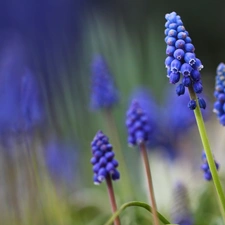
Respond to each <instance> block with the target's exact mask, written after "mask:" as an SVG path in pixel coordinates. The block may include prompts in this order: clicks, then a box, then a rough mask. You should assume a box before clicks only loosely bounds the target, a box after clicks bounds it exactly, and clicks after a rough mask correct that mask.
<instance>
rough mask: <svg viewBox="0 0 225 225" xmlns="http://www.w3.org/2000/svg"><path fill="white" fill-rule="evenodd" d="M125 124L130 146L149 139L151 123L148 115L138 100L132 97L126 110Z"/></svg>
mask: <svg viewBox="0 0 225 225" xmlns="http://www.w3.org/2000/svg"><path fill="white" fill-rule="evenodd" d="M126 126H127V133H128V140H127V141H128V144H129V145H130V146H134V145H139V144H141V143H147V142H148V141H149V136H150V131H151V129H152V128H151V125H150V120H149V116H148V114H147V113H146V111H145V109H144V108H143V106H142V105H141V104H140V103H139V101H138V100H136V99H134V100H133V101H132V103H131V105H130V107H129V109H128V111H127V118H126Z"/></svg>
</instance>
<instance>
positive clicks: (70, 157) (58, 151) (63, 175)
mask: <svg viewBox="0 0 225 225" xmlns="http://www.w3.org/2000/svg"><path fill="white" fill-rule="evenodd" d="M45 159H46V165H47V168H48V170H49V173H50V175H51V176H52V178H53V179H54V180H56V181H57V182H59V183H61V182H65V183H67V185H68V184H69V185H71V187H72V185H74V179H75V172H74V171H76V165H77V147H76V145H75V144H74V143H71V142H65V141H62V140H60V139H58V138H55V137H54V138H51V139H50V140H49V142H48V143H47V145H46V147H45Z"/></svg>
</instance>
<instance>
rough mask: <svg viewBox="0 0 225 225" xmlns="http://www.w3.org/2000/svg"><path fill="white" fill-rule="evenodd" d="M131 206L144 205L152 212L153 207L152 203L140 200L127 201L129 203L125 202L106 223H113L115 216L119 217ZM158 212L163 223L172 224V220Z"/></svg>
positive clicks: (106, 224) (143, 206)
mask: <svg viewBox="0 0 225 225" xmlns="http://www.w3.org/2000/svg"><path fill="white" fill-rule="evenodd" d="M131 206H138V207H142V208H144V209H146V210H147V211H149V212H151V213H152V207H151V206H150V205H148V204H147V203H144V202H138V201H132V202H127V203H125V204H123V205H122V206H121V207H120V208H119V209H118V210H117V211H116V213H114V214H113V215H112V217H111V218H110V219H109V220H108V221H107V222H106V223H105V224H104V225H110V224H112V223H113V221H114V220H115V218H116V217H118V216H119V215H120V214H121V213H122V212H123V210H125V209H126V208H128V207H131ZM157 213H158V215H157V216H158V218H159V220H160V221H161V222H162V223H163V224H170V222H169V221H168V220H167V219H166V218H165V217H164V216H163V215H162V214H160V213H159V212H157Z"/></svg>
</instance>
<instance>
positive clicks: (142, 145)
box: [139, 143, 159, 225]
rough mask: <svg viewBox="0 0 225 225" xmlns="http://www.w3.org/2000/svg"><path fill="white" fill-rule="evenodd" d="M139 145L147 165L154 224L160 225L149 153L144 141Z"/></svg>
mask: <svg viewBox="0 0 225 225" xmlns="http://www.w3.org/2000/svg"><path fill="white" fill-rule="evenodd" d="M139 147H140V150H141V155H142V158H143V161H144V166H145V171H146V176H147V181H148V189H149V194H150V201H151V203H152V214H153V220H154V224H155V225H159V220H158V216H157V207H156V201H155V195H154V189H153V183H152V175H151V169H150V166H149V161H148V154H147V151H146V147H145V144H144V143H141V144H140V145H139Z"/></svg>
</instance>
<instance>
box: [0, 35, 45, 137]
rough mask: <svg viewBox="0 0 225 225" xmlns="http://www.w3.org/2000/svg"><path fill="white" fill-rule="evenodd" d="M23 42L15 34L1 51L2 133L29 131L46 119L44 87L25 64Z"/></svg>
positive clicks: (0, 123) (0, 121) (0, 130)
mask: <svg viewBox="0 0 225 225" xmlns="http://www.w3.org/2000/svg"><path fill="white" fill-rule="evenodd" d="M24 51H25V50H24V46H23V45H22V44H21V40H20V39H19V38H18V37H17V36H15V37H12V38H9V40H7V42H6V44H5V46H4V47H3V48H2V49H1V53H0V65H1V66H0V83H1V85H0V105H1V107H0V133H1V135H5V134H9V133H11V134H12V133H18V132H27V131H28V130H29V131H30V129H31V128H34V127H35V126H36V125H38V124H40V123H41V122H42V121H43V119H44V107H43V102H42V99H41V90H40V87H39V84H38V82H37V80H36V77H35V75H34V74H33V73H32V72H31V71H30V70H29V69H28V68H27V67H26V63H25V60H24V58H25V55H24Z"/></svg>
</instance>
